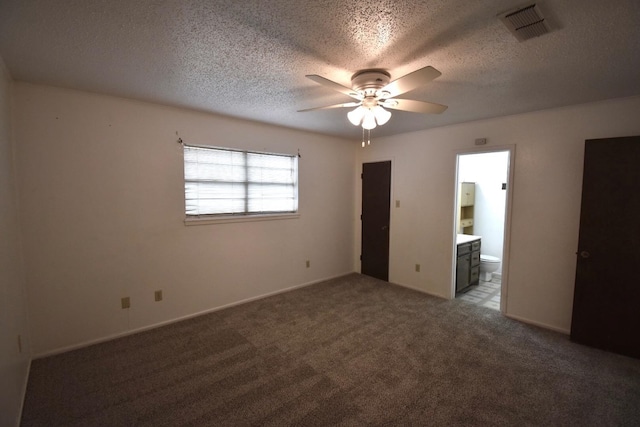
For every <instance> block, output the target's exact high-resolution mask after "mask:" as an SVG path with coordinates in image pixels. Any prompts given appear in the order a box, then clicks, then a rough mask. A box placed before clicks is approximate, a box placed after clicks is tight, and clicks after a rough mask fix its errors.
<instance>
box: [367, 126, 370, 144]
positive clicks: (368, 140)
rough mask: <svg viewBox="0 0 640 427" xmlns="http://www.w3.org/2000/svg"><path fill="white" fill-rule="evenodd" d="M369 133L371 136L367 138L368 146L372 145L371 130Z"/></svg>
mask: <svg viewBox="0 0 640 427" xmlns="http://www.w3.org/2000/svg"><path fill="white" fill-rule="evenodd" d="M367 132H369V136H368V137H367V145H371V129H368V130H367Z"/></svg>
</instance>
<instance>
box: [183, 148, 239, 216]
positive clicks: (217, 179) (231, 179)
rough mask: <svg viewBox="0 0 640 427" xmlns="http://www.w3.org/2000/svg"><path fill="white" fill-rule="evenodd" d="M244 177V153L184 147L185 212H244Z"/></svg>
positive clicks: (204, 213) (188, 213) (205, 213)
mask: <svg viewBox="0 0 640 427" xmlns="http://www.w3.org/2000/svg"><path fill="white" fill-rule="evenodd" d="M245 176H246V174H245V154H244V153H242V152H240V151H229V150H219V149H210V148H201V147H190V146H185V147H184V181H185V189H184V191H185V202H186V213H187V215H210V214H223V213H228V214H234V213H243V212H245V207H246V206H245V205H246V203H245V200H246V194H247V192H246V190H247V187H246V184H245Z"/></svg>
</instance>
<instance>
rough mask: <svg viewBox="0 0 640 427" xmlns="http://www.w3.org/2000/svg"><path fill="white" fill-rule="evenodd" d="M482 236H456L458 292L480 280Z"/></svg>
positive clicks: (464, 290) (465, 289) (466, 289)
mask: <svg viewBox="0 0 640 427" xmlns="http://www.w3.org/2000/svg"><path fill="white" fill-rule="evenodd" d="M481 239H482V238H481V236H474V235H471V234H458V235H457V236H456V245H457V249H456V294H457V293H459V292H466V291H468V290H469V289H470V286H473V285H477V284H478V283H479V281H480V245H481Z"/></svg>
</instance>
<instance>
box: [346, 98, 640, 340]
mask: <svg viewBox="0 0 640 427" xmlns="http://www.w3.org/2000/svg"><path fill="white" fill-rule="evenodd" d="M450 108H451V107H450ZM639 111H640V98H639V97H634V98H627V99H619V100H611V101H606V102H600V103H593V104H585V105H578V106H573V107H566V108H559V109H553V110H546V111H539V112H534V113H528V114H522V115H516V116H509V117H501V118H496V119H490V120H483V121H477V122H471V123H465V124H461V125H455V126H448V127H441V128H436V129H432V130H427V131H421V132H414V133H408V134H404V135H398V136H395V137H389V138H376V137H375V132H373V139H372V142H371V146H370V147H368V148H365V149H360V151H359V153H358V164H359V165H360V164H361V163H362V162H369V161H375V160H382V159H391V160H392V161H393V164H392V168H393V169H392V181H393V182H392V187H393V188H392V199H393V200H400V201H401V205H400V206H401V207H400V208H395V207H393V208H392V211H391V227H390V232H391V255H390V281H391V282H395V283H398V284H402V285H405V286H410V287H413V288H416V289H420V290H422V291H424V292H429V293H432V294H435V295H440V296H443V297H449V296H450V295H451V277H452V247H453V222H454V221H453V218H454V215H453V214H454V188H455V185H456V184H455V163H456V161H455V157H456V151H457V150H461V149H463V148H464V149H466V148H470V147H473V144H474V140H475V139H476V138H487V139H488V144H489V145H492V146H505V145H510V144H514V145H515V146H516V150H515V167H514V169H515V170H514V173H515V175H514V180H513V183H512V190H513V208H512V218H511V220H512V225H511V240H510V245H511V246H510V254H509V255H510V265H509V273H508V293H507V296H506V298H507V301H506V314H507V315H509V316H511V317H514V318H519V319H522V320H525V321H528V322H532V323H537V324H540V325H543V326H546V327H549V328H552V329H556V330H560V331H564V332H568V331H569V329H570V325H571V310H572V304H573V285H574V275H575V266H576V259H575V252H576V248H577V243H578V227H579V213H580V197H581V188H582V164H583V153H584V141H585V140H586V139H593V138H606V137H617V136H627V135H638V134H640V120H638V112H639ZM444 114H446V113H444ZM391 120H393V118H392V119H391ZM424 120H428V118H425V119H424ZM359 167H361V166H359ZM355 183H356V186H355V189H356V197H357V200H356V210H355V214H354V223H355V224H359V221H357V219H356V218H358V217H359V213H360V199H359V197H360V192H361V189H360V181H359V180H356V181H355ZM355 230H356V233H355V239H356V240H355V245H354V253H353V259H354V265H356V266H359V262H358V261H357V256H358V254H359V251H360V229H359V227H355ZM416 263H420V264H421V266H422V269H421V272H420V273H416V272H415V270H414V265H415V264H416Z"/></svg>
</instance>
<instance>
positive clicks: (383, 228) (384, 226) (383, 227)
mask: <svg viewBox="0 0 640 427" xmlns="http://www.w3.org/2000/svg"><path fill="white" fill-rule="evenodd" d="M387 228H389V226H388V225H383V226H382V228H381V230H386V229H387Z"/></svg>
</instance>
